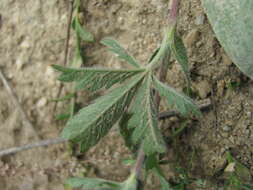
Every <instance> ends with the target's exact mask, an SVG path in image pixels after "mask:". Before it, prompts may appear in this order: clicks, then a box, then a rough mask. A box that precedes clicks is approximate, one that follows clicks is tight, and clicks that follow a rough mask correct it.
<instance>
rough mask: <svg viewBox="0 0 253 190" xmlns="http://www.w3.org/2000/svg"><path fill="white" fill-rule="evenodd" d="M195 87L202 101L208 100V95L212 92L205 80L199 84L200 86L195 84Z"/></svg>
mask: <svg viewBox="0 0 253 190" xmlns="http://www.w3.org/2000/svg"><path fill="white" fill-rule="evenodd" d="M194 86H195V88H196V89H197V92H198V94H199V96H200V98H202V99H204V98H206V97H207V95H208V94H209V93H210V92H211V86H210V84H209V83H208V82H207V81H205V80H203V81H201V82H199V83H198V84H195V85H194Z"/></svg>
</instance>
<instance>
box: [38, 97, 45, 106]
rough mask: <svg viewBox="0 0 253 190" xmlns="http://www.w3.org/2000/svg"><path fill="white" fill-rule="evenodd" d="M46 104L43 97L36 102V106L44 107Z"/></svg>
mask: <svg viewBox="0 0 253 190" xmlns="http://www.w3.org/2000/svg"><path fill="white" fill-rule="evenodd" d="M46 104H47V99H46V98H45V97H43V98H41V99H40V100H39V101H38V102H37V104H36V105H37V107H38V108H41V107H44V106H45V105H46Z"/></svg>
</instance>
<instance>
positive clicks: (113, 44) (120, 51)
mask: <svg viewBox="0 0 253 190" xmlns="http://www.w3.org/2000/svg"><path fill="white" fill-rule="evenodd" d="M101 43H102V44H103V45H105V46H107V47H109V50H110V51H112V52H113V53H115V54H116V55H118V57H119V58H120V59H122V60H125V61H126V62H127V63H129V64H130V65H132V66H134V67H136V68H140V64H139V63H138V62H137V61H136V60H135V58H134V57H132V56H130V55H129V54H128V53H127V52H126V50H125V49H124V48H123V47H122V46H121V45H120V44H119V43H118V42H117V41H116V40H114V39H112V38H104V39H103V40H102V41H101Z"/></svg>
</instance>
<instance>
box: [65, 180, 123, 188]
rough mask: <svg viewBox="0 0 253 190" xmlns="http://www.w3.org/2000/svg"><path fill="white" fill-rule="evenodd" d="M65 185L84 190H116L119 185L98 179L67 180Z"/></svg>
mask: <svg viewBox="0 0 253 190" xmlns="http://www.w3.org/2000/svg"><path fill="white" fill-rule="evenodd" d="M66 184H68V185H70V186H71V187H74V188H75V187H83V188H84V189H85V190H93V189H96V190H112V189H118V188H119V187H120V185H121V184H120V183H117V182H113V181H108V180H104V179H99V178H78V177H75V178H70V179H68V180H67V182H66Z"/></svg>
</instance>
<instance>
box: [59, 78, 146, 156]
mask: <svg viewBox="0 0 253 190" xmlns="http://www.w3.org/2000/svg"><path fill="white" fill-rule="evenodd" d="M142 79H143V75H137V76H135V77H133V78H132V79H131V80H129V81H128V82H127V83H125V84H123V85H121V86H120V87H117V88H115V89H113V90H112V91H111V92H110V93H108V94H106V95H104V96H102V97H100V98H98V99H97V100H96V101H95V103H93V104H91V105H89V106H87V107H85V108H83V109H81V110H80V111H79V113H78V114H77V115H75V116H74V117H73V118H71V119H70V120H69V121H68V123H67V126H66V127H65V128H64V130H63V132H62V137H63V138H65V139H68V140H73V141H74V142H80V143H81V151H83V152H84V151H87V150H88V149H89V148H90V147H92V146H94V145H96V144H97V143H98V142H99V140H100V139H101V138H102V137H104V136H105V135H106V134H107V133H108V132H109V130H110V129H111V127H112V126H113V125H114V124H115V123H116V122H117V121H118V119H119V118H120V117H121V115H122V114H123V113H124V111H125V110H126V109H127V107H128V106H129V104H130V102H131V100H132V97H133V96H134V94H135V92H136V88H137V86H138V84H139V82H140V81H141V80H142Z"/></svg>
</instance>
